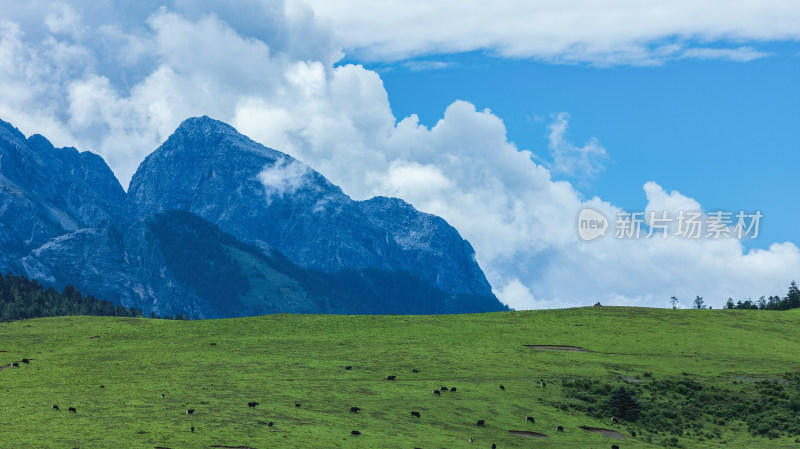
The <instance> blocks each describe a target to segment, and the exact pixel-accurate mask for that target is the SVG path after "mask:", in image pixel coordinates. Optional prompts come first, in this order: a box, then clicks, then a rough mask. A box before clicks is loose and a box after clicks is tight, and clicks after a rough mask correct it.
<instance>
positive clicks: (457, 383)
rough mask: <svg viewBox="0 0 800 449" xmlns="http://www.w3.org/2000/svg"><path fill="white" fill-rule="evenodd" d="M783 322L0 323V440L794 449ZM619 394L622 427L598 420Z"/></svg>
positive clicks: (272, 318)
mask: <svg viewBox="0 0 800 449" xmlns="http://www.w3.org/2000/svg"><path fill="white" fill-rule="evenodd" d="M799 326H800V310H791V311H786V312H773V311H751V310H669V309H647V308H629V307H588V308H575V309H562V310H547V311H521V312H498V313H486V314H467V315H435V316H431V315H428V316H407V315H371V316H342V315H287V314H276V315H265V316H260V317H253V318H236V319H221V320H203V321H173V320H162V319H145V318H117V317H85V316H70V317H59V318H41V319H30V320H20V321H14V322H10V323H2V324H0V366H4V367H5V368H4V369H3V370H2V371H0V435H2V439H0V447H2V448H18V447H24V448H37V447H41V448H111V447H120V448H122V447H124V448H128V447H130V448H156V447H162V448H200V447H249V448H259V449H260V448H409V449H411V448H437V449H438V448H468V447H474V448H490V447H491V445H492V444H496V445H497V448H498V449H504V448H538V447H542V448H598V449H599V448H610V447H611V445H612V444H616V445H618V446H619V447H620V448H651V447H665V446H674V447H686V448H704V447H708V448H716V447H726V448H760V447H763V448H783V447H786V448H790V447H791V448H796V447H800V439H797V435H800V418H798V415H800V414H798V413H793V411H795V410H794V408H795V407H798V408H800V402H798V401H800V387H799V386H798V376H800V353H798V350H797V348H798V343H799V342H800V341H799V340H800V331H798V328H799ZM528 345H566V346H575V347H580V348H582V349H583V350H582V351H577V350H562V349H565V348H545V349H537V348H534V347H530V346H528ZM23 358H27V359H30V363H28V364H23V363H20V366H19V367H10V366H8V365H10V364H11V363H12V362H18V361H21V360H22V359H23ZM347 366H351V367H352V369H349V370H348V369H345V367H347ZM414 370H416V371H418V372H414ZM388 376H396V380H394V381H389V380H387V377H388ZM542 382H544V383H545V384H546V386H545V387H542V385H541V383H542ZM500 385H503V387H504V389H503V390H501V389H500ZM101 386H102V387H101ZM441 386H445V387H448V388H451V387H456V388H457V391H456V392H449V391H448V392H441V394H440V395H439V396H436V395H434V394H432V391H433V390H434V389H439V387H441ZM620 386H625V387H626V388H628V389H629V390H630V391H632V392H634V393H635V394H636V396H637V398H638V400H639V402H640V404H641V409H642V414H641V418H639V419H638V420H636V421H627V420H624V419H623V420H621V421H620V422H619V423H612V422H611V421H610V418H611V416H608V415H607V414H606V413H605V412H604V409H603V407H604V404H605V403H606V401H607V399H608V392H609V391H611V390H613V389H616V388H618V387H620ZM162 394H163V395H164V397H163V398H162V396H161V395H162ZM251 401H255V402H258V403H259V405H258V406H257V407H254V408H252V407H248V402H251ZM54 404H55V405H58V406H59V409H60V410H54V409H53V408H52V405H54ZM296 404H299V405H300V406H299V407H298V406H297V405H296ZM68 407H74V408H75V409H76V411H77V413H69V412H68V411H67V408H68ZM351 407H359V408H360V412H358V413H353V412H351V411H350V408H351ZM188 409H194V410H195V412H194V413H193V414H191V415H188V414H187V413H186V411H187V410H188ZM411 411H418V412H419V413H420V417H419V418H416V417H412V416H411ZM526 416H531V417H534V418H535V423H530V422H527V421H526V420H525V418H526ZM479 419H483V420H485V422H486V425H485V426H484V427H478V426H476V422H477V420H479ZM270 422H272V423H273V425H272V426H270V425H269V423H270ZM557 426H562V427H563V428H564V431H563V432H559V431H557V430H556V428H557ZM580 426H589V427H597V428H604V429H610V430H614V431H617V432H620V433H621V434H623V435H624V436H625V437H626V438H624V439H615V438H609V437H607V436H604V435H601V434H598V433H594V432H590V431H586V430H583V429H581V428H580ZM191 427H194V431H193V432H192V431H191ZM353 430H358V431H359V432H361V435H360V436H352V435H351V431H353ZM510 430H523V431H530V432H537V433H541V434H544V435H547V437H526V436H520V435H514V434H512V433H510V432H509V431H510ZM633 432H636V437H631V435H632V433H633ZM469 438H473V440H474V443H473V444H470V443H469V442H468V439H469Z"/></svg>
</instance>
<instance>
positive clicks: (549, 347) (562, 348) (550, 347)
mask: <svg viewBox="0 0 800 449" xmlns="http://www.w3.org/2000/svg"><path fill="white" fill-rule="evenodd" d="M523 346H525V347H526V348H531V349H536V350H538V351H570V352H589V351H587V350H586V349H583V348H581V347H580V346H566V345H523Z"/></svg>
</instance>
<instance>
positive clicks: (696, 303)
mask: <svg viewBox="0 0 800 449" xmlns="http://www.w3.org/2000/svg"><path fill="white" fill-rule="evenodd" d="M694 308H695V309H705V308H706V306H704V305H703V297H702V296H698V297H696V298H695V299H694Z"/></svg>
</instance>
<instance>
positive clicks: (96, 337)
mask: <svg viewBox="0 0 800 449" xmlns="http://www.w3.org/2000/svg"><path fill="white" fill-rule="evenodd" d="M98 338H100V336H99V335H95V336H93V337H89V340H97V339H98Z"/></svg>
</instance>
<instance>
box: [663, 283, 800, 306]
mask: <svg viewBox="0 0 800 449" xmlns="http://www.w3.org/2000/svg"><path fill="white" fill-rule="evenodd" d="M670 302H672V308H673V309H674V308H675V304H676V303H677V302H678V299H677V298H676V297H674V296H673V297H672V298H671V299H670ZM692 308H693V309H705V308H709V309H710V307H706V305H705V303H704V302H703V297H702V296H698V297H697V298H695V300H694V301H693V306H692ZM797 308H800V289H798V288H797V283H795V281H792V283H791V285H789V291H788V292H787V293H786V296H784V297H783V298H781V297H780V296H770V297H769V298H767V297H766V296H762V297H761V298H759V299H758V301H753V300H752V299H748V300H747V301H744V302H742V301H741V300H739V301H736V302H735V303H734V302H733V298H728V301H727V302H726V303H725V309H730V310H733V309H742V310H789V309H797Z"/></svg>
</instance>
